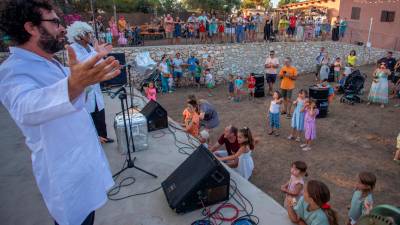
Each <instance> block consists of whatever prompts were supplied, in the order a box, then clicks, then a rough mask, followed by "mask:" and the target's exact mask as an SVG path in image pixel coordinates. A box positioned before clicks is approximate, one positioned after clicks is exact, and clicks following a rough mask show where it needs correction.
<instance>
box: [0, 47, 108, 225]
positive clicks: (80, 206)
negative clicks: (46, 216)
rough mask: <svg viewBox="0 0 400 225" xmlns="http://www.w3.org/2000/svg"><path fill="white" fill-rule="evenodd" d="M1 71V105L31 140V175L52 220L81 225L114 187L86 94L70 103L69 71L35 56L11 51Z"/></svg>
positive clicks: (19, 49)
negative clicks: (86, 101)
mask: <svg viewBox="0 0 400 225" xmlns="http://www.w3.org/2000/svg"><path fill="white" fill-rule="evenodd" d="M10 53H11V54H10V56H9V58H8V59H7V60H6V61H5V62H4V63H3V64H2V65H1V66H0V93H1V95H0V101H1V102H2V103H3V105H4V106H5V107H6V108H7V110H8V111H9V113H10V114H11V117H12V118H13V119H14V121H15V122H16V124H17V125H18V127H19V128H20V129H21V131H22V133H23V135H24V136H25V138H26V144H27V146H28V147H29V149H30V150H31V159H32V169H33V174H34V176H35V179H36V182H37V185H38V187H39V190H40V192H41V194H42V196H43V199H44V202H45V203H46V206H47V208H48V209H49V212H50V214H51V216H52V217H53V218H54V219H55V220H56V221H57V222H58V223H59V224H60V225H76V224H81V223H82V222H83V220H84V219H85V218H86V217H87V216H88V215H89V213H90V212H91V211H93V210H95V209H97V208H99V207H101V206H102V205H103V204H104V203H105V202H106V201H107V190H108V189H109V188H111V187H112V186H113V185H114V181H113V179H112V176H111V173H110V168H109V165H108V162H107V159H106V157H105V154H104V152H103V149H102V147H101V145H100V143H99V140H98V137H97V133H96V130H95V127H94V125H93V122H92V118H91V117H90V115H89V113H88V112H87V111H86V109H85V108H84V106H85V102H84V100H85V98H84V97H85V96H84V94H82V95H80V96H79V97H77V98H76V99H75V100H74V101H73V102H70V100H69V96H68V76H69V73H70V72H69V70H68V68H66V67H63V66H62V65H61V64H60V63H58V62H56V61H54V62H53V61H49V60H47V59H45V58H43V57H41V56H39V55H37V54H35V53H33V52H30V51H27V50H24V49H21V48H16V47H14V48H10Z"/></svg>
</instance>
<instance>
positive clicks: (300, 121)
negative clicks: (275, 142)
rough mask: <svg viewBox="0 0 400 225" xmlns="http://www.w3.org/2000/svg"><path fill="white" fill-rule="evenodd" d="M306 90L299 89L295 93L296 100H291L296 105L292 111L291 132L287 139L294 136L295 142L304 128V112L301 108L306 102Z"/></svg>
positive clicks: (298, 140) (298, 139)
mask: <svg viewBox="0 0 400 225" xmlns="http://www.w3.org/2000/svg"><path fill="white" fill-rule="evenodd" d="M306 98H307V91H306V90H304V89H301V90H300V91H299V93H298V95H297V99H296V101H294V102H293V105H294V106H295V107H296V108H295V109H294V112H293V117H292V124H291V125H292V133H291V134H290V135H289V137H288V139H289V140H292V139H295V138H296V141H297V142H300V141H301V139H300V135H301V132H302V131H303V130H304V112H302V109H303V107H304V104H305V102H306V100H307V99H306Z"/></svg>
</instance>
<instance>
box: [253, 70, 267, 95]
mask: <svg viewBox="0 0 400 225" xmlns="http://www.w3.org/2000/svg"><path fill="white" fill-rule="evenodd" d="M254 77H255V79H256V87H255V90H254V97H256V98H260V97H264V96H265V92H264V75H263V74H256V75H255V76H254Z"/></svg>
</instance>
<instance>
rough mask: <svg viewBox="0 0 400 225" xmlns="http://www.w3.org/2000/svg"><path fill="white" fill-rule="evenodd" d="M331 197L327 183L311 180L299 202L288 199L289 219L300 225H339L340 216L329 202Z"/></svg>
mask: <svg viewBox="0 0 400 225" xmlns="http://www.w3.org/2000/svg"><path fill="white" fill-rule="evenodd" d="M330 198H331V194H330V191H329V188H328V187H327V186H326V184H324V183H322V182H321V181H317V180H310V181H308V182H307V184H306V186H305V188H304V196H303V197H301V198H300V200H299V201H298V202H297V204H296V202H294V201H293V200H292V201H288V208H287V211H288V215H289V219H290V220H291V221H292V222H293V223H295V224H299V225H304V224H309V225H338V217H337V213H336V211H334V210H333V209H332V208H331V206H330V205H329V204H328V202H329V200H330Z"/></svg>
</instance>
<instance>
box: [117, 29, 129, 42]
mask: <svg viewBox="0 0 400 225" xmlns="http://www.w3.org/2000/svg"><path fill="white" fill-rule="evenodd" d="M118 44H119V45H126V44H128V40H127V39H126V37H125V35H124V33H122V32H120V33H119V39H118Z"/></svg>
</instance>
